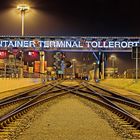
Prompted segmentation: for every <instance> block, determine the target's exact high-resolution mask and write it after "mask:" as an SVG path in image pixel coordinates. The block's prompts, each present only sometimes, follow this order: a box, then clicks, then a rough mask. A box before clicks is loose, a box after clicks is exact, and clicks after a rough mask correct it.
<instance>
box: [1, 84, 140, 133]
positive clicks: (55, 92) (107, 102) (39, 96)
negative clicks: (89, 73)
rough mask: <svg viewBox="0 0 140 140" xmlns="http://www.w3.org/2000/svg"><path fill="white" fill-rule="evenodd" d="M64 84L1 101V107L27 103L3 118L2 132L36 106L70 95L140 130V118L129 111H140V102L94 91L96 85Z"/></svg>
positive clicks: (47, 86) (48, 86)
mask: <svg viewBox="0 0 140 140" xmlns="http://www.w3.org/2000/svg"><path fill="white" fill-rule="evenodd" d="M62 82H63V81H61V82H60V81H59V82H52V83H50V84H48V85H43V87H42V88H44V87H46V88H45V89H43V90H41V91H40V92H39V93H35V94H30V92H34V91H36V90H39V89H41V87H38V88H35V89H33V90H30V91H26V92H24V93H21V94H20V95H17V97H16V96H15V97H11V101H10V98H9V99H6V100H4V101H1V102H0V106H5V105H7V104H9V105H10V104H11V103H13V102H20V101H25V102H24V103H22V104H21V105H19V106H18V107H16V108H14V109H12V110H10V111H9V112H8V113H6V114H5V115H3V116H1V118H0V131H1V132H3V131H4V129H5V128H6V127H7V126H8V125H9V124H10V123H11V122H13V121H16V119H19V118H20V117H21V116H22V115H23V114H26V113H27V112H28V111H30V110H31V109H33V108H35V107H36V106H38V105H40V104H43V103H45V102H47V101H51V100H53V99H55V98H57V97H61V96H64V95H66V94H70V93H71V94H74V95H76V96H79V97H82V98H84V99H87V100H89V101H91V102H94V103H97V104H99V105H101V106H103V107H105V108H107V109H108V110H110V111H111V112H113V113H114V114H116V115H117V116H118V117H119V118H121V119H122V120H123V121H124V122H127V123H128V124H129V125H131V126H133V127H134V128H136V129H137V130H140V118H139V117H137V116H136V115H135V114H132V112H131V110H129V109H130V108H135V109H136V110H138V111H139V110H140V102H138V101H136V100H134V99H131V98H127V97H125V96H121V95H118V94H117V93H115V92H111V91H109V90H107V89H102V88H101V87H97V86H96V88H99V89H100V90H99V91H97V90H95V89H94V87H95V86H94V85H92V84H89V83H88V82H85V81H77V82H78V84H77V85H73V86H70V85H68V86H66V85H64V84H62ZM101 91H103V92H101ZM121 105H125V106H127V107H129V109H128V110H127V109H126V108H125V107H123V106H121Z"/></svg>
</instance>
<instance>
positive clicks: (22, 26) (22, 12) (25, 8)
mask: <svg viewBox="0 0 140 140" xmlns="http://www.w3.org/2000/svg"><path fill="white" fill-rule="evenodd" d="M17 9H18V10H19V11H20V12H21V35H22V36H24V21H25V12H26V11H27V10H29V9H30V7H29V6H28V5H26V4H20V5H18V6H17Z"/></svg>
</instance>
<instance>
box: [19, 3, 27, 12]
mask: <svg viewBox="0 0 140 140" xmlns="http://www.w3.org/2000/svg"><path fill="white" fill-rule="evenodd" d="M17 9H18V10H20V11H27V10H29V9H30V7H29V5H26V4H20V5H18V6H17Z"/></svg>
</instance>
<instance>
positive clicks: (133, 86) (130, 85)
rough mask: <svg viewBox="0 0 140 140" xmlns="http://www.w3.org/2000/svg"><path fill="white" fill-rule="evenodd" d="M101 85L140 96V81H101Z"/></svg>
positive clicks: (118, 79)
mask: <svg viewBox="0 0 140 140" xmlns="http://www.w3.org/2000/svg"><path fill="white" fill-rule="evenodd" d="M100 84H102V85H104V86H108V87H110V88H116V89H124V90H127V91H130V92H134V93H138V94H140V80H138V81H137V82H136V81H135V80H134V79H121V78H117V79H105V80H101V81H100Z"/></svg>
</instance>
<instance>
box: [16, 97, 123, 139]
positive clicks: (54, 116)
mask: <svg viewBox="0 0 140 140" xmlns="http://www.w3.org/2000/svg"><path fill="white" fill-rule="evenodd" d="M44 107H45V105H44ZM46 108H47V107H46ZM17 139H18V140H121V139H122V138H120V137H119V136H117V134H116V133H115V132H114V131H113V129H112V128H111V127H110V126H109V124H108V123H107V122H106V121H105V120H104V119H101V118H99V116H98V115H97V114H96V113H95V112H94V111H93V110H92V109H91V108H90V107H88V106H86V105H85V104H84V103H82V102H81V101H79V100H78V99H77V98H74V97H71V98H62V99H61V100H59V101H58V102H56V103H55V104H53V105H51V106H50V107H49V108H47V109H46V111H45V112H44V113H42V114H41V116H40V118H37V119H36V120H35V121H34V122H33V123H32V124H31V126H30V127H29V128H28V129H26V130H25V131H24V132H23V133H22V135H20V136H19V137H18V138H17Z"/></svg>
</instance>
